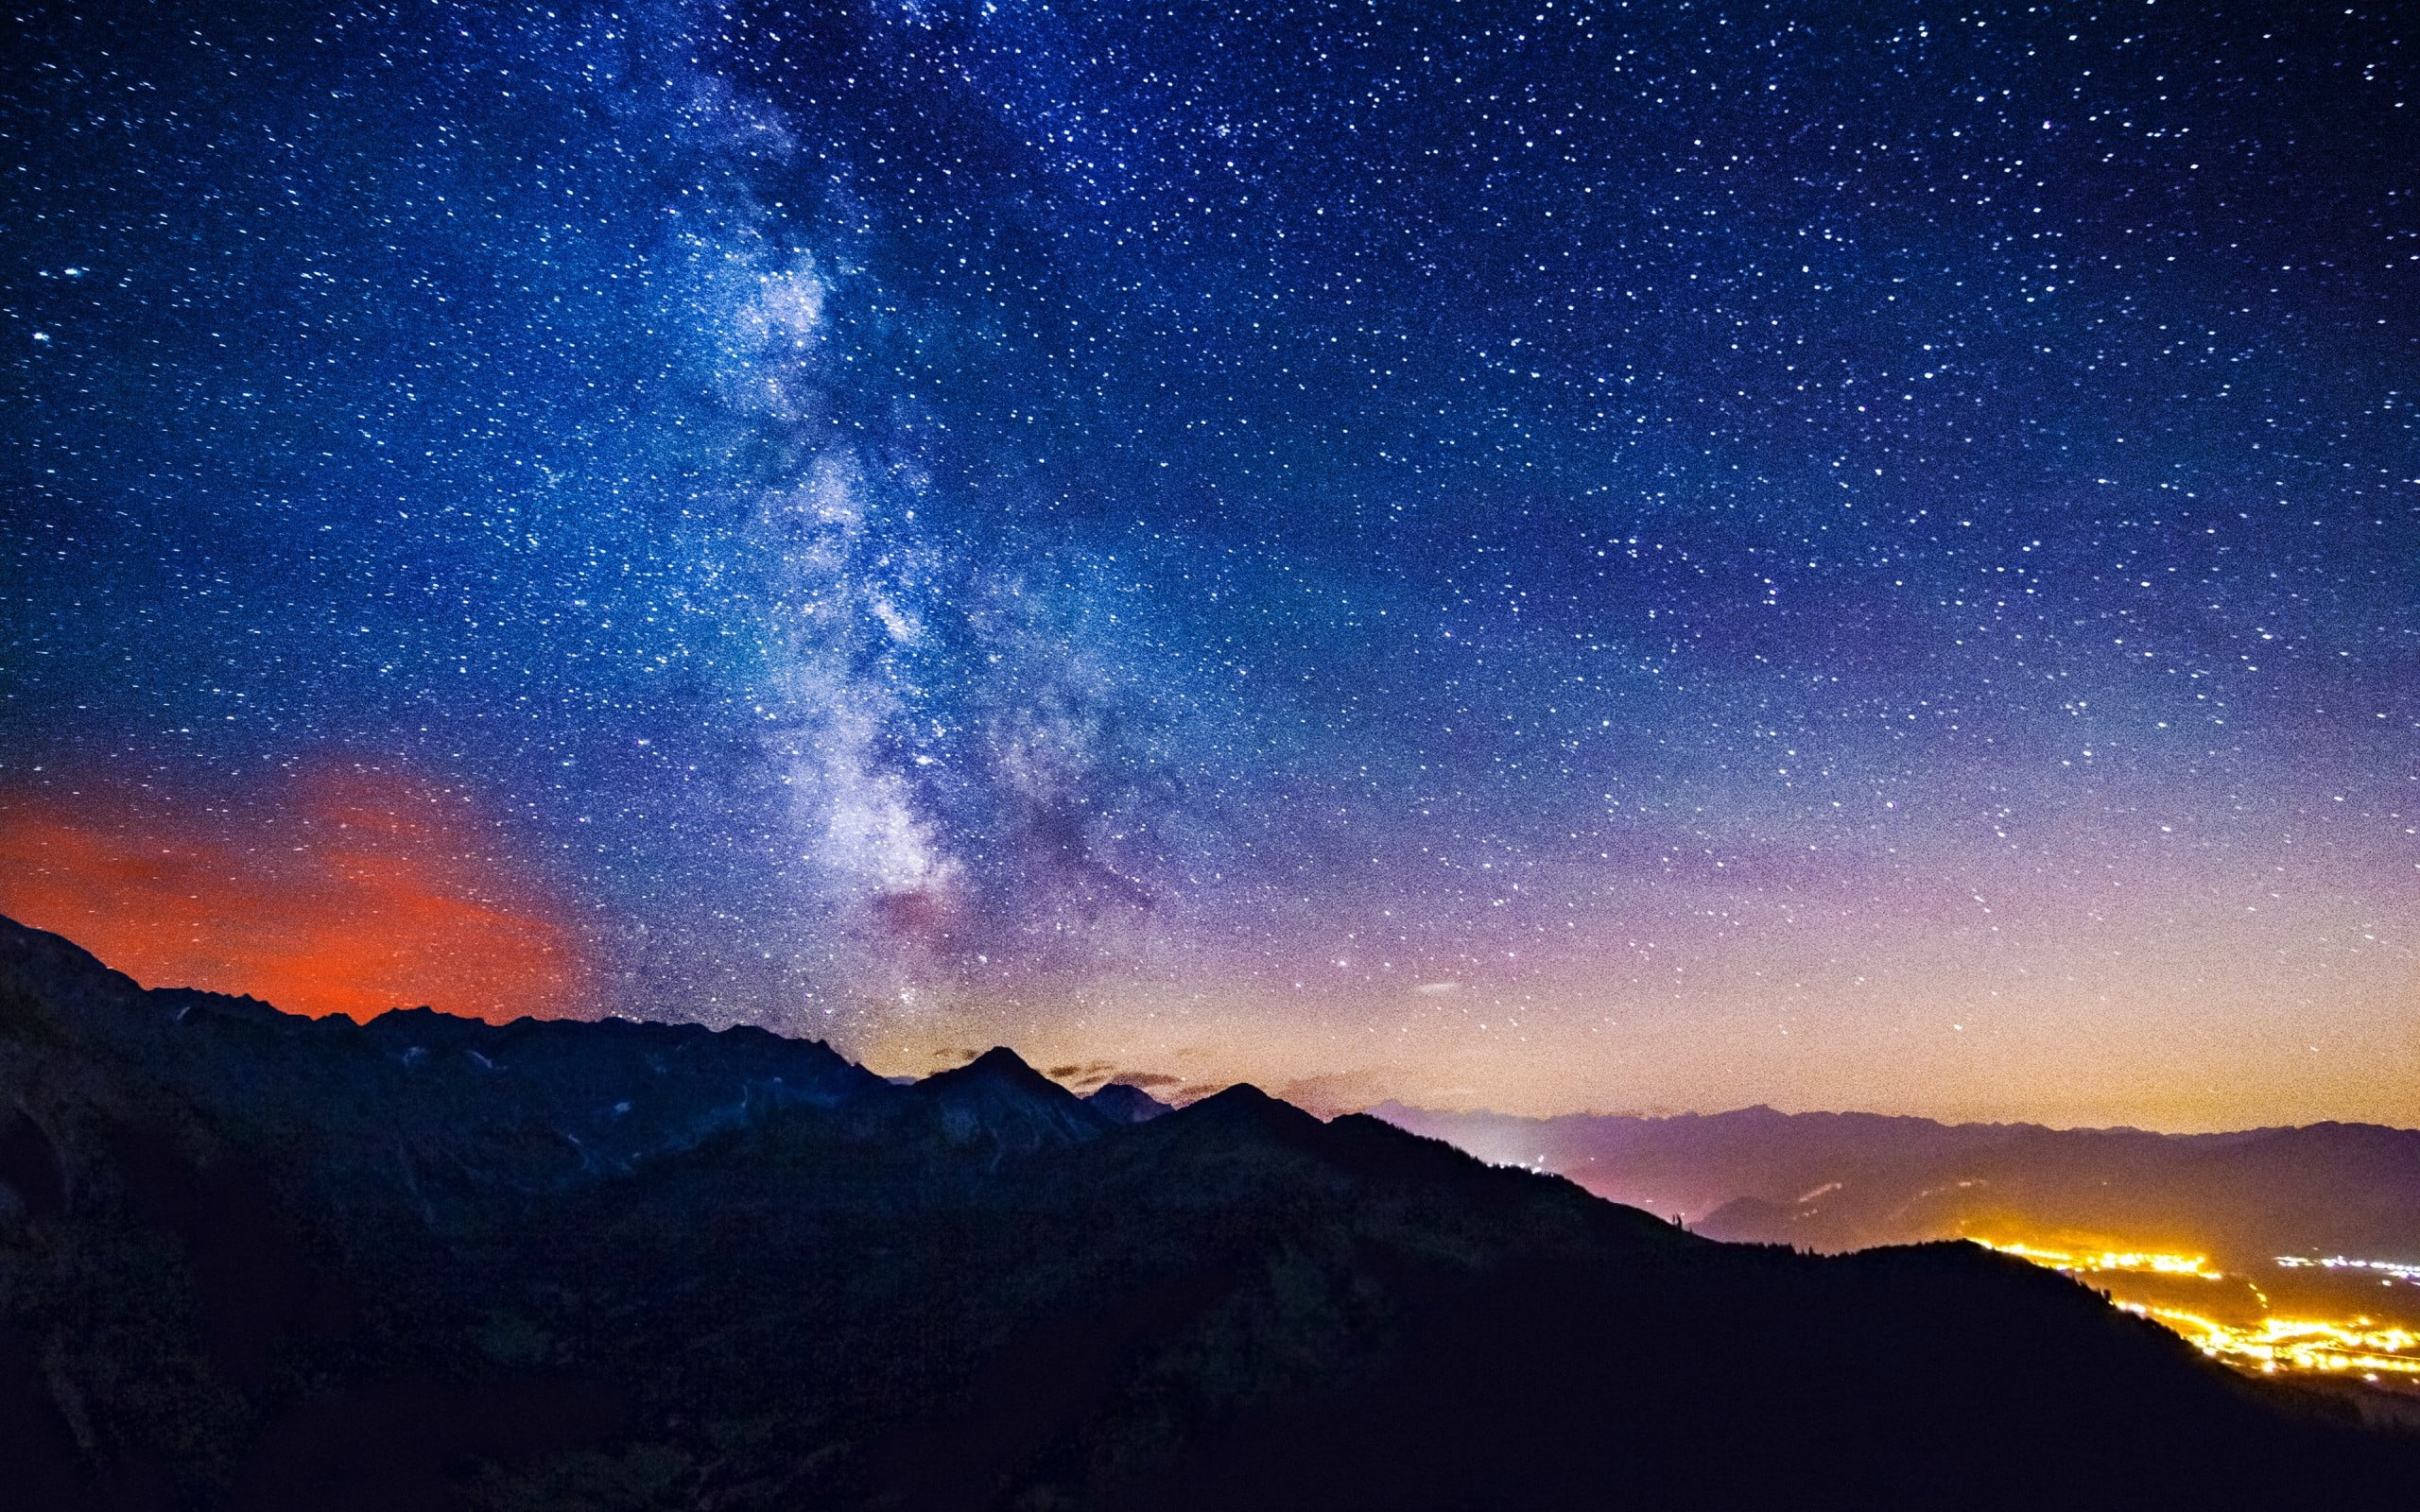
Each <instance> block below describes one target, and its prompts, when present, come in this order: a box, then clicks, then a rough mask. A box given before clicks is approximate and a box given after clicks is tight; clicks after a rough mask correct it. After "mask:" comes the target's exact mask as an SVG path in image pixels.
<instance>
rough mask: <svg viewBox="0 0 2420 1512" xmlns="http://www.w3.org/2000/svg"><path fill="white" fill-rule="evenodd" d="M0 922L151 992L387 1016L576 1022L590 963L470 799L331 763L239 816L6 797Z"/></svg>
mask: <svg viewBox="0 0 2420 1512" xmlns="http://www.w3.org/2000/svg"><path fill="white" fill-rule="evenodd" d="M0 913H6V914H7V915H9V917H11V918H13V919H18V920H20V921H22V922H24V923H26V924H29V925H32V926H34V927H36V928H39V929H46V930H51V931H54V932H56V933H58V934H61V935H64V936H67V937H69V938H71V939H73V940H75V941H76V942H77V943H78V945H81V946H82V947H84V948H85V949H87V950H90V951H92V952H93V953H94V954H95V955H97V956H99V957H100V958H101V959H102V960H103V961H105V962H107V963H108V964H109V965H110V966H112V967H114V968H115V969H117V970H118V971H124V972H126V973H127V974H129V975H130V976H132V977H134V978H135V979H136V980H137V981H139V982H141V983H143V984H144V985H145V986H146V987H195V988H206V989H208V990H211V991H217V992H227V993H239V994H248V995H251V996H253V997H258V998H264V999H266V1000H268V1002H270V1003H273V1004H275V1005H277V1006H278V1007H280V1008H284V1009H285V1010H287V1011H288V1012H294V1013H303V1014H309V1015H311V1016H313V1017H324V1016H326V1015H329V1014H337V1013H341V1014H345V1015H348V1016H350V1017H352V1018H354V1019H369V1018H372V1017H374V1016H376V1015H377V1014H379V1013H382V1012H384V1011H386V1010H387V1009H389V1008H394V1007H407V1006H417V1005H428V1006H431V1007H436V1008H439V1009H441V1010H444V1011H446V1012H449V1013H459V1014H466V1015H471V1016H475V1017H478V1018H483V1019H489V1020H493V1021H497V1022H502V1021H506V1020H510V1019H515V1018H520V1017H522V1016H525V1015H527V1016H530V1017H536V1018H552V1017H558V1016H561V1015H563V1014H566V1013H571V1012H576V1011H577V1010H578V1008H579V1003H580V998H581V993H582V991H583V988H584V987H585V984H586V981H587V978H588V965H587V960H586V952H585V950H584V948H583V944H582V941H581V940H580V938H579V936H578V934H577V932H576V931H575V930H574V929H573V928H572V927H571V926H570V924H569V922H568V921H567V919H565V918H564V916H563V914H562V909H561V907H560V906H559V904H558V903H557V902H556V901H555V900H553V899H551V898H549V897H547V896H546V895H545V893H544V890H543V889H542V888H541V887H539V886H537V885H533V884H532V883H530V882H529V881H528V880H527V879H526V878H524V877H523V876H522V875H521V874H520V871H519V868H515V867H514V866H512V865H511V864H510V862H509V861H508V860H507V859H506V858H504V857H502V856H500V855H499V854H498V853H497V851H496V836H495V834H494V833H493V829H492V827H490V826H489V825H488V824H486V823H485V822H483V820H482V817H481V816H479V815H478V813H477V812H476V810H475V805H473V804H472V803H470V802H469V801H468V800H467V799H465V798H464V797H463V796H462V795H461V794H459V793H458V792H455V791H451V790H448V789H445V788H441V787H439V786H437V785H434V784H430V783H425V782H419V781H417V780H415V779H412V778H408V777H403V776H398V775H394V774H391V773H386V772H378V771H359V770H349V769H347V770H339V769H335V768H321V769H318V770H315V771H312V772H309V773H306V774H304V775H302V776H298V777H294V778H289V779H286V780H285V781H284V782H280V783H278V784H277V785H276V786H275V787H274V788H272V789H270V790H269V791H268V792H266V793H262V794H257V795H247V801H246V802H243V803H240V804H237V805H235V806H233V807H228V806H220V805H213V804H206V803H202V802H199V801H196V802H166V801H162V800H161V799H158V798H156V797H154V796H151V795H147V794H137V793H130V792H109V791H99V792H81V793H75V794H66V795H61V794H57V793H38V794H26V793H18V794H0Z"/></svg>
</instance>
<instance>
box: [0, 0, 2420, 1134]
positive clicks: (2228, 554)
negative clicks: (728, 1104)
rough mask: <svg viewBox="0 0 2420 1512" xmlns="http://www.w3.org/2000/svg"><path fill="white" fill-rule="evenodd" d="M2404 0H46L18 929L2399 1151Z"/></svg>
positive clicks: (1172, 1086)
mask: <svg viewBox="0 0 2420 1512" xmlns="http://www.w3.org/2000/svg"><path fill="white" fill-rule="evenodd" d="M2397 9H2398V8H2394V7H2386V6H2380V5H2377V4H2366V5H2363V6H2360V7H2357V8H2354V9H2344V8H2342V7H2339V6H2327V7H2317V6H2314V7H2287V6H2275V7H2269V8H2258V7H2248V6H2234V7H2221V6H2191V5H2186V4H2181V3H2174V0H2162V3H2155V4H2144V3H2140V0H2135V3H2107V4H2083V3H2079V4H2059V5H2048V6H2032V7H2017V6H2010V7H1991V6H1984V7H1961V6H1954V5H1946V4H1897V3H1857V4H1832V5H1821V4H1786V5H1772V6H1764V7H1757V6H1747V5H1738V6H1732V5H1723V4H1702V3H1701V4H1691V3H1684V0H1668V3H1660V4H1643V3H1642V4H1630V5H1621V4H1601V5H1589V4H1579V5H1574V4H1570V3H1568V0H1551V3H1548V0H1532V3H1530V4H1524V5H1517V6H1501V5H1470V6H1461V7H1428V6H1408V5H1395V4H1353V5H1345V4H1337V5H1320V6H1302V7H1284V6H1264V7H1236V6H1230V5H1224V4H1198V5H1184V6H1139V5H1132V4H1126V3H1122V0H1096V3H1087V4H1083V5H1059V6H1052V5H1042V4H1024V3H1017V0H992V3H975V4H963V3H950V4H922V3H917V0H904V3H889V4H881V3H855V4H851V3H830V4H815V3H806V0H775V3H764V4H736V5H734V6H732V7H730V8H729V9H716V8H713V7H710V6H704V5H692V6H683V5H679V4H663V5H643V4H633V5H625V6H614V5H609V4H596V5H587V4H580V3H577V0H573V3H567V4H562V5H558V6H554V7H552V8H540V7H510V6H501V5H497V6H488V5H478V6H455V7H446V6H440V5H432V4H420V3H410V0H407V3H402V4H396V5H391V6H371V7H340V8H337V9H336V10H335V11H334V12H333V13H330V12H325V11H322V10H321V9H319V8H315V7H295V8H283V7H279V6H275V5H268V4H256V5H245V6H240V7H225V6H217V5H208V6H188V7H178V6H174V5H150V6H144V5H131V4H129V5H94V6H81V7H78V6H68V5H58V6H50V7H36V8H34V9H30V10H27V9H19V10H17V11H15V12H12V13H11V14H10V17H9V21H8V23H7V26H8V31H9V36H10V39H11V40H10V41H9V45H8V46H7V48H6V49H5V51H6V52H7V53H8V55H9V59H10V60H9V62H8V63H7V64H6V65H5V66H6V68H7V77H8V82H7V88H6V92H5V123H4V129H5V136H0V148H5V153H4V154H0V170H4V171H0V206H5V221H0V224H5V226H6V228H7V231H8V235H7V237H6V240H5V243H0V268H4V269H5V272H4V273H0V280H5V288H0V341H5V342H6V343H7V345H8V348H9V362H8V367H7V374H8V377H7V382H8V388H7V391H6V398H5V410H4V411H0V413H5V424H6V427H7V446H6V452H5V458H6V460H5V467H6V472H5V484H6V493H5V496H4V497H0V552H5V556H0V562H4V563H5V566H0V591H4V600H0V912H7V913H9V914H10V915H13V916H15V917H19V918H22V919H26V920H27V921H28V922H32V923H36V924H41V925H43V926H44V927H49V928H54V929H59V930H61V931H62V932H64V933H67V934H69V935H70V936H74V937H76V938H78V940H79V941H81V942H82V943H85V944H87V945H88V946H90V947H92V948H94V949H95V950H96V951H98V952H99V953H101V954H103V955H104V956H105V957H107V958H109V959H111V960H112V962H113V963H115V964H119V965H122V966H124V967H125V968H127V969H128V970H130V971H133V972H134V974H135V975H137V976H138V977H139V978H141V979H143V980H144V981H146V982H147V983H151V984H162V983H168V982H193V983H197V984H199V985H204V986H209V987H214V988H221V989H225V990H237V991H242V990H249V991H252V992H254V993H256V994H258V995H261V996H264V997H267V998H269V999H271V1000H273V1001H276V1002H278V1003H280V1004H281V1005H285V1006H288V1007H294V1008H298V1009H302V1010H305V1011H313V1012H336V1011H342V1012H350V1013H355V1014H367V1013H371V1012H374V1011H376V1010H377V1009H379V1008H381V1007H384V1006H387V1005H390V1004H396V1003H416V1002H429V1003H433V1004H435V1005H437V1006H440V1007H447V1008H452V1009H454V1010H456V1011H461V1012H475V1013H480V1014H484V1015H487V1016H490V1017H510V1016H512V1015H514V1014H518V1013H522V1012H535V1013H541V1014H596V1013H604V1012H620V1013H625V1014H631V1015H634V1016H641V1017H650V1018H693V1019H699V1020H703V1021H705V1022H714V1023H728V1022H743V1021H744V1022H761V1023H765V1024H768V1025H770V1026H773V1027H777V1028H781V1029H784V1030H787V1031H791V1032H797V1033H804V1034H810V1035H814V1036H817V1037H820V1038H829V1039H831V1040H833V1041H834V1042H835V1043H836V1044H838V1046H839V1047H840V1048H842V1049H843V1050H844V1051H846V1052H848V1053H849V1054H851V1055H854V1056H856V1057H862V1058H864V1059H866V1060H867V1062H868V1063H869V1064H871V1065H873V1066H874V1067H875V1068H876V1069H878V1070H882V1071H885V1072H891V1073H900V1072H922V1071H929V1070H933V1069H936V1068H938V1067H941V1066H943V1065H947V1064H952V1063H954V1062H955V1060H956V1059H957V1058H959V1057H961V1056H962V1055H963V1054H964V1053H965V1052H966V1051H968V1050H970V1049H975V1048H979V1047H982V1046H986V1045H990V1044H993V1043H997V1042H1006V1043H1010V1044H1012V1045H1014V1046H1016V1047H1018V1048H1019V1049H1020V1050H1021V1051H1023V1052H1024V1053H1025V1054H1026V1055H1027V1057H1029V1059H1032V1060H1034V1061H1035V1062H1036V1063H1037V1064H1040V1065H1044V1066H1046V1067H1050V1068H1052V1069H1054V1071H1055V1072H1056V1073H1057V1074H1061V1075H1062V1076H1063V1077H1064V1078H1066V1079H1068V1080H1071V1081H1074V1082H1076V1083H1078V1084H1079V1085H1091V1084H1092V1083H1093V1082H1095V1081H1098V1079H1100V1078H1101V1077H1103V1076H1106V1075H1108V1074H1112V1073H1118V1074H1127V1075H1130V1076H1135V1077H1139V1078H1141V1079H1144V1080H1145V1081H1147V1082H1148V1083H1149V1084H1150V1085H1151V1086H1153V1087H1154V1088H1155V1089H1157V1090H1160V1091H1163V1092H1174V1093H1175V1094H1178V1095H1182V1094H1184V1091H1186V1090H1188V1089H1198V1088H1203V1087H1208V1086H1213V1085H1218V1084H1221V1083H1223V1082H1226V1081H1229V1080H1233V1079H1237V1078H1250V1079H1253V1080H1255V1081H1257V1082H1259V1083H1260V1084H1261V1085H1263V1086H1265V1087H1268V1088H1269V1089H1271V1091H1278V1092H1280V1093H1281V1094H1285V1095H1289V1096H1292V1097H1295V1098H1297V1099H1299V1100H1301V1101H1304V1102H1305V1104H1306V1105H1307V1106H1312V1107H1314V1108H1322V1109H1333V1108H1346V1107H1357V1106H1361V1105H1363V1104H1366V1103H1369V1102H1373V1101H1375V1100H1377V1099H1379V1098H1382V1097H1387V1096H1394V1097H1399V1098H1402V1099H1404V1100H1406V1101H1409V1102H1415V1103H1423V1104H1426V1105H1428V1106H1431V1107H1470V1106H1478V1105H1488V1106H1493V1107H1495V1108H1501V1109H1505V1110H1509V1111H1523V1112H1553V1111H1564V1110H1571V1109H1577V1108H1600V1109H1607V1110H1611V1109H1622V1108H1628V1109H1640V1108H1703V1109H1714V1108H1726V1107H1734V1106H1738V1105H1741V1104H1745V1103H1751V1102H1756V1101H1768V1102H1772V1103H1773V1104H1775V1105H1776V1106H1781V1107H1785V1108H1876V1109H1882V1110H1889V1111H1912V1112H1922V1113H1927V1114H1932V1115H1935V1116H1951V1117H1993V1118H2031V1119H2039V1120H2044V1121H2049V1122H2060V1123H2078V1122H2088V1123H2107V1122H2134V1123H2138V1124H2143V1125H2152V1126H2163V1127H2212V1126H2240V1125H2250V1124H2258V1123H2273V1122H2281V1121H2302V1120H2308V1119H2316V1118H2326V1117H2337V1118H2367V1119H2374V1120H2379V1121H2385V1122H2394V1123H2401V1124H2407V1125H2410V1124H2420V968H2415V951H2420V839H2415V829H2416V828H2420V760H2416V759H2415V758H2416V757H2420V444H2415V439H2416V438H2415V430H2414V405H2415V398H2420V360H2416V359H2420V210H2415V203H2414V196H2415V192H2420V130H2415V129H2414V128H2415V123H2416V122H2420V106H2415V105H2414V104H2412V103H2411V102H2412V100H2413V98H2414V95H2415V91H2414V89H2413V87H2412V86H2413V82H2414V72H2415V69H2414V65H2415V61H2420V59H2415V56H2414V55H2415V48H2420V43H2414V42H2413V41H2412V36H2413V33H2414V30H2415V28H2414V27H2413V26H2411V19H2412V18H2411V12H2409V11H2408V10H2406V11H2402V12H2401V13H2400V14H2399V15H2398V13H2397ZM231 11H232V12H235V14H233V15H230V14H226V13H223V12H231Z"/></svg>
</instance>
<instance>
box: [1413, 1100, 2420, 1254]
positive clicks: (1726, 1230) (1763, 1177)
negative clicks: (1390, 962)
mask: <svg viewBox="0 0 2420 1512" xmlns="http://www.w3.org/2000/svg"><path fill="white" fill-rule="evenodd" d="M1371 1112H1372V1114H1373V1115H1374V1116H1376V1117H1379V1118H1383V1119H1385V1120H1387V1121H1388V1122H1389V1123H1392V1124H1394V1125H1397V1126H1399V1127H1403V1128H1407V1129H1410V1130H1412V1131H1415V1132H1418V1133H1422V1134H1426V1135H1428V1136H1430V1137H1432V1138H1437V1139H1443V1140H1446V1141H1449V1142H1450V1143H1454V1144H1457V1145H1459V1146H1460V1147H1461V1148H1463V1149H1467V1150H1470V1151H1472V1152H1473V1153H1474V1154H1478V1155H1480V1156H1481V1157H1482V1158H1484V1159H1488V1160H1503V1161H1507V1162H1510V1163H1518V1164H1523V1165H1529V1166H1530V1167H1532V1168H1533V1169H1540V1170H1547V1171H1555V1172H1560V1173H1562V1174H1564V1175H1565V1176H1568V1177H1571V1178H1572V1179H1574V1180H1576V1181H1578V1182H1580V1183H1581V1184H1582V1185H1583V1186H1585V1187H1587V1188H1588V1189H1589V1190H1590V1191H1592V1192H1595V1193H1597V1194H1599V1195H1601V1196H1605V1197H1607V1198H1609V1199H1611V1200H1614V1201H1626V1202H1633V1203H1637V1204H1639V1205H1642V1206H1645V1207H1648V1208H1650V1209H1651V1210H1652V1211H1658V1212H1666V1213H1680V1214H1685V1216H1686V1218H1687V1220H1688V1223H1689V1226H1690V1227H1691V1228H1692V1229H1695V1230H1696V1231H1697V1232H1699V1233H1702V1234H1705V1235H1707V1236H1709V1237H1712V1238H1718V1239H1730V1240H1737V1241H1743V1242H1751V1243H1780V1244H1791V1245H1801V1246H1810V1247H1814V1248H1820V1249H1827V1250H1846V1249H1857V1248H1863V1247H1869V1246H1876V1245H1888V1244H1909V1243H1917V1242H1921V1241H1924V1240H1928V1239H1939V1238H1945V1237H1950V1236H1955V1235H1959V1234H1963V1233H1969V1232H1977V1233H1997V1234H1998V1235H2000V1236H2001V1237H2017V1238H2022V1237H2026V1236H2028V1235H2037V1234H2056V1233H2079V1234H2088V1235H2099V1236H2105V1237H2108V1238H2111V1239H2113V1240H2116V1239H2122V1240H2125V1241H2128V1242H2131V1243H2134V1244H2137V1245H2143V1246H2159V1247H2167V1248H2172V1249H2187V1250H2192V1251H2196V1252H2199V1253H2203V1254H2207V1255H2210V1256H2213V1257H2215V1258H2216V1259H2217V1260H2218V1262H2219V1263H2221V1264H2224V1265H2226V1266H2229V1267H2231V1268H2234V1267H2242V1268H2251V1267H2254V1266H2257V1265H2259V1264H2262V1263H2266V1262H2268V1261H2270V1260H2272V1259H2273V1257H2275V1256H2278V1255H2287V1254H2292V1255H2310V1254H2318V1255H2329V1254H2351V1255H2386V1256H2397V1255H2420V1131H2415V1130H2411V1129H2396V1128H2382V1127H2378V1126H2377V1125H2363V1124H2318V1125H2309V1126H2308V1127H2302V1128H2266V1129H2250V1130H2245V1131H2243V1132H2240V1133H2229V1134H2188V1135H2178V1134H2155V1133H2151V1132H2148V1131H2146V1130H2143V1129H2133V1128H2111V1129H2053V1128H2045V1127H2043V1126H2041V1125H2034V1124H1954V1125H1952V1124H1938V1123H1934V1122H1933V1121H1931V1120H1929V1119H1922V1118H1897V1117H1884V1116H1881V1115H1877V1114H1872V1113H1797V1114H1786V1113H1779V1112H1775V1111H1774V1110H1773V1109H1772V1108H1742V1109H1739V1110H1737V1111H1736V1112H1728V1113H1717V1114H1708V1115H1699V1114H1683V1115H1681V1116H1678V1117H1673V1118H1638V1117H1627V1116H1607V1115H1595V1114H1575V1115H1569V1116H1565V1117H1561V1118H1551V1119H1524V1118H1513V1117H1508V1116H1506V1115H1502V1114H1495V1113H1433V1112H1428V1111H1426V1110H1423V1109H1418V1108H1406V1107H1403V1106H1401V1105H1399V1104H1392V1103H1390V1104H1382V1105H1380V1106H1379V1107H1377V1108H1372V1109H1371Z"/></svg>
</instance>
